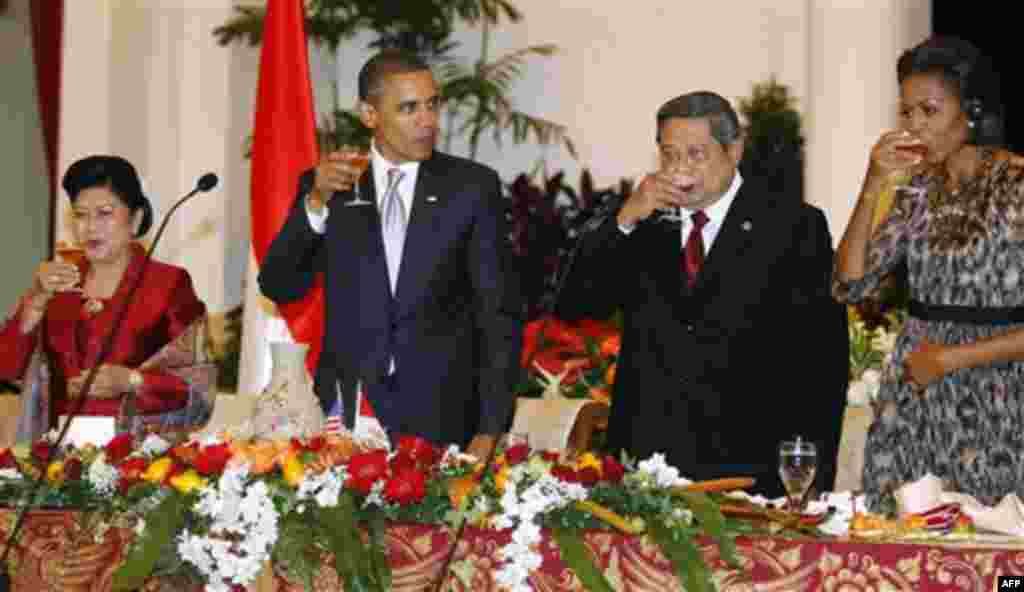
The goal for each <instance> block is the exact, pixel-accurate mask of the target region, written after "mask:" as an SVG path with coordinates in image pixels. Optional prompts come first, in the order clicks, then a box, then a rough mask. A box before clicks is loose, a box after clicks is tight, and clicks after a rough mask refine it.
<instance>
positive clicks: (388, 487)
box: [384, 469, 427, 506]
mask: <svg viewBox="0 0 1024 592" xmlns="http://www.w3.org/2000/svg"><path fill="white" fill-rule="evenodd" d="M426 495H427V478H426V477H425V476H424V475H423V473H422V472H420V471H417V470H416V469H405V470H403V471H402V472H400V473H398V474H396V475H395V476H394V477H392V478H390V479H388V482H387V483H386V484H385V485H384V499H386V500H388V501H389V502H391V503H395V504H398V505H401V506H408V505H409V504H415V503H417V502H419V501H422V500H423V498H424V497H425V496H426Z"/></svg>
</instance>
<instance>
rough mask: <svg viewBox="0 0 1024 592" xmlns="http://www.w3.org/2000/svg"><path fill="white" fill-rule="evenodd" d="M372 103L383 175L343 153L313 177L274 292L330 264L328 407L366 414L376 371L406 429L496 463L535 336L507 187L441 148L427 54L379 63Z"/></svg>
mask: <svg viewBox="0 0 1024 592" xmlns="http://www.w3.org/2000/svg"><path fill="white" fill-rule="evenodd" d="M359 98H360V102H359V115H360V118H361V120H362V121H363V123H364V124H366V125H367V126H368V127H369V128H371V129H372V130H373V145H372V147H371V156H370V168H369V170H368V172H367V174H365V175H362V177H361V178H360V177H359V171H358V169H356V168H354V167H352V166H350V165H349V164H346V162H345V160H344V155H342V154H332V155H329V156H328V157H326V158H325V159H324V160H323V161H322V162H321V163H320V164H319V165H318V166H317V167H316V169H314V170H311V171H308V172H307V173H305V174H304V175H303V178H302V179H301V181H300V190H299V195H298V197H297V198H296V200H295V205H294V207H293V208H292V211H291V213H290V215H289V217H288V219H287V221H286V222H285V224H284V227H283V228H282V229H281V232H280V233H279V234H278V236H277V237H276V238H275V239H274V241H273V243H272V244H271V245H270V249H269V250H268V252H267V255H266V258H265V260H264V262H263V267H262V268H261V270H260V277H259V281H260V287H261V289H262V291H263V293H264V294H265V295H266V296H267V297H268V298H270V299H271V300H273V301H275V302H279V303H280V302H290V301H293V300H296V299H297V298H299V297H301V296H302V295H303V294H304V293H305V292H306V291H307V290H308V289H309V288H310V287H311V286H312V285H313V281H314V277H315V276H316V274H317V273H319V272H323V273H324V288H325V292H324V294H325V301H326V310H325V318H326V320H325V322H326V326H325V331H324V342H323V353H322V355H321V357H320V361H319V365H318V368H317V372H316V389H317V393H318V395H319V396H320V398H321V402H322V404H323V406H324V409H325V410H330V408H331V403H332V402H334V401H335V400H336V398H337V393H338V392H339V391H340V392H342V393H343V399H344V400H345V402H346V409H345V416H346V419H350V418H352V417H353V416H354V414H355V409H354V407H355V401H354V399H355V397H354V396H352V395H353V393H354V391H355V384H356V383H357V381H360V380H361V381H363V382H364V383H365V384H366V398H367V401H368V402H369V404H370V406H371V407H372V408H373V412H374V413H375V414H376V416H377V417H378V418H379V420H380V422H381V423H382V424H383V426H384V427H385V428H386V429H387V430H388V431H389V432H390V433H391V434H393V435H400V434H415V435H420V436H424V437H426V438H428V439H430V440H432V441H434V442H435V443H437V444H439V445H444V444H448V443H456V444H460V445H463V446H465V445H467V443H468V449H467V451H468V452H470V453H471V454H476V455H477V456H479V457H485V456H486V455H487V454H488V452H489V451H490V450H491V449H492V447H493V446H494V444H495V441H496V439H497V437H498V436H499V434H500V433H501V432H503V431H504V430H505V429H506V428H507V425H508V423H509V421H510V418H511V414H512V410H513V402H514V399H513V396H512V389H513V386H514V383H515V380H516V379H517V373H518V355H519V350H520V347H521V341H522V322H523V317H522V307H521V305H520V299H519V297H518V293H517V290H518V284H517V282H516V281H515V279H514V278H513V276H512V274H511V271H510V267H509V262H510V255H509V253H508V246H507V244H506V241H505V238H504V236H505V219H504V204H503V198H502V194H501V183H500V180H499V179H498V175H497V173H495V172H494V171H493V170H492V169H490V168H488V167H485V166H483V165H481V164H478V163H475V162H472V161H469V160H466V159H462V158H457V157H455V156H450V155H447V154H443V153H441V152H438V151H436V150H435V149H434V144H435V142H436V139H437V134H438V115H439V112H440V108H441V97H440V94H439V92H438V87H437V83H436V81H435V80H434V77H433V75H432V73H431V71H430V69H429V67H428V66H427V65H426V64H425V63H424V62H422V61H421V60H419V59H418V58H416V57H413V56H408V55H405V54H402V53H398V52H393V51H386V52H382V53H380V54H378V55H376V56H374V57H373V58H371V59H370V60H369V61H368V62H367V63H366V64H365V65H364V66H363V68H362V70H361V71H360V73H359ZM357 180H358V181H357ZM357 182H358V185H357V187H358V189H359V191H358V193H357V192H354V191H353V186H354V185H355V184H356V183H357ZM359 197H362V198H363V199H357V198H359Z"/></svg>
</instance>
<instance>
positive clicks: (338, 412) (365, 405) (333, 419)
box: [324, 382, 380, 434]
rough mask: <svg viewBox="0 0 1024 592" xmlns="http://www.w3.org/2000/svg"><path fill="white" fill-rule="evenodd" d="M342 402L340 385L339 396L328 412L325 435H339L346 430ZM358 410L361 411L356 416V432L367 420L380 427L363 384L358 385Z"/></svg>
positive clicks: (339, 387)
mask: <svg viewBox="0 0 1024 592" xmlns="http://www.w3.org/2000/svg"><path fill="white" fill-rule="evenodd" d="M341 401H342V399H341V386H340V385H339V386H338V388H337V396H336V397H335V398H334V405H332V406H331V409H330V411H328V412H327V420H326V421H325V422H324V432H325V433H328V434H331V433H334V434H337V433H339V432H341V431H343V430H344V425H345V421H344V419H345V411H344V407H343V406H342V403H341ZM356 409H358V410H359V411H358V412H357V414H356V422H355V423H356V425H355V429H356V430H358V429H359V427H360V424H364V423H366V420H373V424H376V425H377V426H379V425H380V423H379V422H378V421H377V416H376V415H375V414H374V413H373V407H371V406H370V400H369V399H367V398H366V395H365V391H364V389H363V383H362V382H359V384H358V385H356Z"/></svg>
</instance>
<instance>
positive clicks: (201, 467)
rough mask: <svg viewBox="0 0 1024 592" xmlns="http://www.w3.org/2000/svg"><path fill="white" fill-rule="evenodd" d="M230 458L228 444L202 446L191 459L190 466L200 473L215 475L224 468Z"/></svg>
mask: <svg viewBox="0 0 1024 592" xmlns="http://www.w3.org/2000/svg"><path fill="white" fill-rule="evenodd" d="M230 458H231V446H230V445H228V444H214V445H213V446H204V447H203V449H202V451H200V452H199V454H198V455H197V456H196V457H195V459H194V460H193V461H192V466H194V467H195V468H196V470H197V471H199V473H200V474H202V475H216V474H217V473H220V472H222V471H223V470H224V465H226V464H228V460H229V459H230Z"/></svg>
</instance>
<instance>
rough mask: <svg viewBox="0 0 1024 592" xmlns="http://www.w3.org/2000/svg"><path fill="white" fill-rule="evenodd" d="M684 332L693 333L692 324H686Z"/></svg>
mask: <svg viewBox="0 0 1024 592" xmlns="http://www.w3.org/2000/svg"><path fill="white" fill-rule="evenodd" d="M686 332H687V333H693V323H687V324H686Z"/></svg>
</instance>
